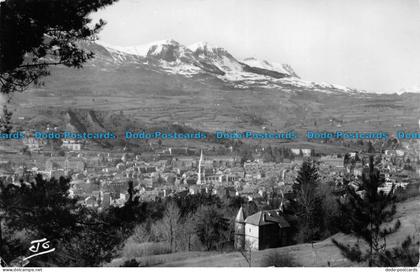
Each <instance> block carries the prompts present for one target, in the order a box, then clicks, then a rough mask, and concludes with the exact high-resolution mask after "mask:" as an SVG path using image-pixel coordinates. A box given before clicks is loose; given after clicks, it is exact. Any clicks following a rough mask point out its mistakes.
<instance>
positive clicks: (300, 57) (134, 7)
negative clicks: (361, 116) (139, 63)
mask: <svg viewBox="0 0 420 272" xmlns="http://www.w3.org/2000/svg"><path fill="white" fill-rule="evenodd" d="M93 18H94V19H98V18H102V19H104V20H105V21H107V23H108V24H107V25H106V26H105V29H104V30H103V31H102V33H101V35H100V40H101V41H102V42H105V43H108V44H112V45H120V46H131V45H140V44H145V43H149V42H152V41H156V40H164V39H174V40H176V41H178V42H180V43H182V44H185V45H189V44H192V43H194V42H197V41H207V42H210V43H211V44H216V45H219V46H222V47H224V48H226V49H227V50H229V51H230V52H231V53H232V54H233V55H234V56H236V57H237V58H245V57H257V58H261V59H267V60H269V61H272V62H279V63H288V64H290V65H291V66H292V67H293V68H294V69H295V71H296V72H297V74H298V75H300V76H301V77H302V78H303V79H307V80H314V81H327V82H331V83H336V84H340V85H346V86H349V87H355V88H359V89H365V90H367V91H376V92H399V91H400V90H401V89H403V88H410V87H414V86H420V3H419V0H120V1H119V2H117V3H116V4H114V5H113V6H111V7H107V8H106V9H104V10H101V11H99V12H97V13H96V14H94V15H93Z"/></svg>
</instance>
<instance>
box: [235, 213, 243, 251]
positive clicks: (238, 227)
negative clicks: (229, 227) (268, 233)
mask: <svg viewBox="0 0 420 272" xmlns="http://www.w3.org/2000/svg"><path fill="white" fill-rule="evenodd" d="M244 248H245V214H244V209H243V208H242V206H241V208H240V209H239V211H238V214H237V215H236V217H235V249H244Z"/></svg>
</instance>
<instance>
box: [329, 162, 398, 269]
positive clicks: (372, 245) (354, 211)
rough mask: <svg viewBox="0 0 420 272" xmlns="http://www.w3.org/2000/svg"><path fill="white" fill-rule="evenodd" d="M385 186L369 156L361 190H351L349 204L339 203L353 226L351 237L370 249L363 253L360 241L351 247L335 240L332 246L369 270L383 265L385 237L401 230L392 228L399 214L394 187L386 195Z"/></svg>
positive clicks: (395, 227)
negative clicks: (365, 264) (381, 260)
mask: <svg viewBox="0 0 420 272" xmlns="http://www.w3.org/2000/svg"><path fill="white" fill-rule="evenodd" d="M384 182H385V179H384V176H383V175H382V174H381V173H380V172H379V170H377V169H375V168H374V164H373V156H370V164H369V171H368V173H364V174H363V175H362V179H361V183H360V186H359V188H358V189H355V188H354V187H352V186H348V187H347V189H346V201H344V203H341V202H340V207H341V210H342V214H343V215H347V217H348V218H347V219H348V221H349V222H350V226H349V227H350V231H351V233H352V234H353V235H355V236H356V237H357V238H358V239H362V241H364V242H365V243H366V245H367V250H364V249H362V248H363V245H362V246H361V244H360V240H358V242H357V243H356V244H354V245H350V244H343V243H340V242H338V241H337V240H335V239H333V243H334V244H335V245H336V246H337V247H338V248H339V249H340V250H341V252H342V254H343V255H344V256H345V257H347V258H348V259H350V260H351V261H356V262H366V261H367V262H368V265H369V266H379V265H381V262H380V259H381V256H384V254H385V253H386V237H387V236H388V235H389V234H391V233H394V232H395V231H397V230H398V228H399V226H400V222H399V221H396V222H395V223H394V224H392V225H390V223H391V222H392V221H393V216H394V215H395V213H396V206H395V201H396V199H395V196H394V188H395V186H393V187H392V188H391V190H390V192H388V193H385V192H384V191H382V190H379V189H380V187H381V186H382V185H383V184H384ZM385 225H388V227H387V226H385ZM389 225H390V226H389Z"/></svg>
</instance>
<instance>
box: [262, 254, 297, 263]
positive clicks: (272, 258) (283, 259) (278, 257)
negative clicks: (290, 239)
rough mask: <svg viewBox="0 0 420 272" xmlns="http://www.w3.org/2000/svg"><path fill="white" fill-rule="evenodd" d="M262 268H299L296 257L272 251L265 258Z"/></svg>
mask: <svg viewBox="0 0 420 272" xmlns="http://www.w3.org/2000/svg"><path fill="white" fill-rule="evenodd" d="M261 266H274V267H294V266H298V264H297V263H296V261H295V259H294V257H293V256H292V255H290V254H289V253H281V252H278V251H272V252H270V253H268V254H267V255H266V256H264V257H263V259H262V261H261Z"/></svg>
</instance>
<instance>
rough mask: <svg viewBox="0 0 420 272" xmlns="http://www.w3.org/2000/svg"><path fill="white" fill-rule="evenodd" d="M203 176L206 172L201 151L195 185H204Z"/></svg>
mask: <svg viewBox="0 0 420 272" xmlns="http://www.w3.org/2000/svg"><path fill="white" fill-rule="evenodd" d="M205 174H206V170H205V169H204V154H203V150H201V154H200V160H199V161H198V179H197V185H201V184H204V183H206V179H205Z"/></svg>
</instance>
